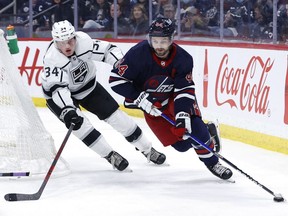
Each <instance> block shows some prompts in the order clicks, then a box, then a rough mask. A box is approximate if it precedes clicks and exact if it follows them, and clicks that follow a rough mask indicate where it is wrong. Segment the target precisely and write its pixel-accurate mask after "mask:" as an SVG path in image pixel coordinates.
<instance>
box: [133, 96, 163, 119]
mask: <svg viewBox="0 0 288 216" xmlns="http://www.w3.org/2000/svg"><path fill="white" fill-rule="evenodd" d="M134 103H135V104H136V105H137V106H138V107H139V108H141V109H142V110H143V111H145V112H146V113H148V114H150V115H152V116H160V115H161V112H160V114H159V112H157V111H158V110H157V108H160V107H161V105H160V104H159V103H157V102H156V101H155V103H153V99H152V98H151V97H149V94H148V93H146V92H145V91H143V92H141V93H140V95H139V96H138V98H137V99H136V100H135V101H134ZM158 104H159V105H160V106H159V105H158Z"/></svg>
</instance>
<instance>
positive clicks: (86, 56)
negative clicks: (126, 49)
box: [41, 32, 123, 108]
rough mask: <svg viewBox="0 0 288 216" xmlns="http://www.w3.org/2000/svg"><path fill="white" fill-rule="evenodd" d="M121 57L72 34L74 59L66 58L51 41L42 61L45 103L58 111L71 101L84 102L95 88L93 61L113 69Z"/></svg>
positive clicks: (81, 35)
mask: <svg viewBox="0 0 288 216" xmlns="http://www.w3.org/2000/svg"><path fill="white" fill-rule="evenodd" d="M122 57H123V54H122V52H121V50H120V49H119V48H118V47H116V46H115V45H113V44H111V43H109V42H106V41H102V40H95V39H92V38H91V37H90V36H89V35H88V34H86V33H84V32H76V48H75V53H74V55H72V56H70V57H66V56H65V55H64V54H62V53H61V52H60V51H59V50H58V49H57V48H56V46H55V44H54V42H53V41H52V42H51V43H50V45H49V47H48V49H47V51H46V54H45V56H44V59H43V63H44V69H43V72H42V74H41V80H42V90H43V93H44V97H45V98H46V99H53V101H54V102H55V103H56V104H57V105H58V106H59V107H60V108H63V107H65V106H73V101H72V98H75V99H77V100H81V99H83V98H85V97H86V96H87V95H88V94H89V93H90V92H91V91H92V90H93V89H94V88H95V86H96V84H97V81H96V64H95V62H94V61H101V62H106V63H108V64H110V65H113V66H114V65H115V63H116V62H118V61H119V60H120V59H121V58H122Z"/></svg>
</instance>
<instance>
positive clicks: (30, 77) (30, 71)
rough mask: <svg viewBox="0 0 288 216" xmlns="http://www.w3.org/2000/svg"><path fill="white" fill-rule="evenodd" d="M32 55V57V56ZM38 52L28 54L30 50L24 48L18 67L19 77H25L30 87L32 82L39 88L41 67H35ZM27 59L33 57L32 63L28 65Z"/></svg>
mask: <svg viewBox="0 0 288 216" xmlns="http://www.w3.org/2000/svg"><path fill="white" fill-rule="evenodd" d="M33 54H34V56H33ZM39 54H40V50H39V49H36V50H35V53H32V55H31V54H30V48H29V47H26V49H25V52H24V56H23V59H22V63H21V65H20V66H19V67H18V69H19V71H20V74H21V76H24V74H25V75H26V76H27V81H28V85H29V86H31V84H32V82H33V81H34V82H35V84H36V85H37V86H41V81H40V75H41V71H42V69H43V66H37V63H38V58H39ZM29 57H30V58H31V57H33V59H32V62H31V63H30V62H29V63H30V65H29V63H28V59H29Z"/></svg>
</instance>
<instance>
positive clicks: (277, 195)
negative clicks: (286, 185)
mask: <svg viewBox="0 0 288 216" xmlns="http://www.w3.org/2000/svg"><path fill="white" fill-rule="evenodd" d="M273 200H274V201H275V202H284V201H285V199H284V198H283V197H282V195H281V194H275V196H274V198H273Z"/></svg>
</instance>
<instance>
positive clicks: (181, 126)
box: [171, 112, 192, 140]
mask: <svg viewBox="0 0 288 216" xmlns="http://www.w3.org/2000/svg"><path fill="white" fill-rule="evenodd" d="M171 130H172V133H173V134H175V135H176V136H177V137H178V139H179V140H186V139H188V138H189V136H187V135H185V134H186V133H189V134H191V132H192V128H191V118H190V115H189V114H188V113H186V112H179V113H177V115H176V121H175V127H173V128H172V129H171Z"/></svg>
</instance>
